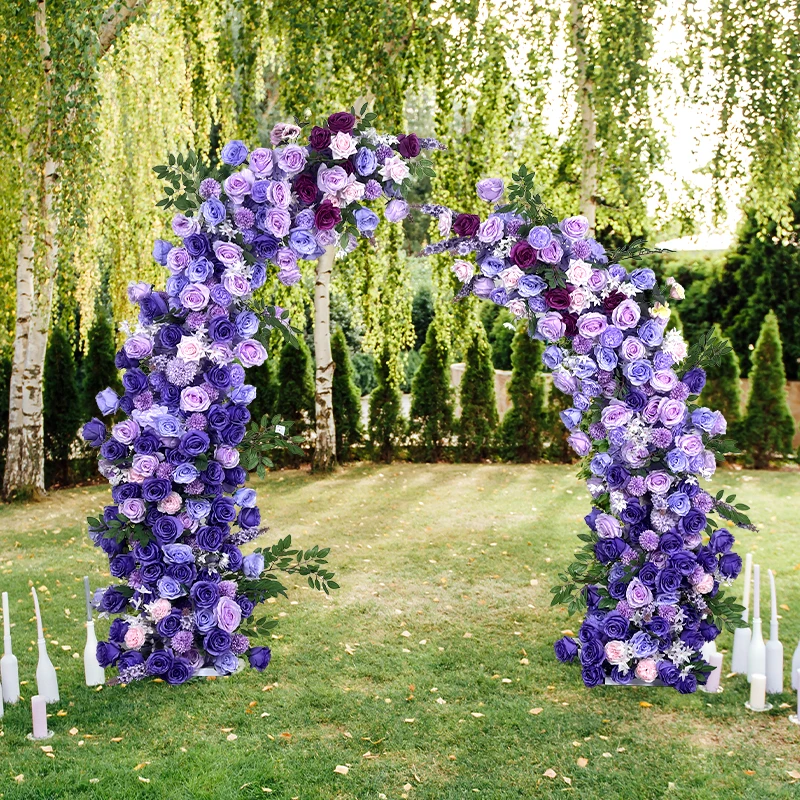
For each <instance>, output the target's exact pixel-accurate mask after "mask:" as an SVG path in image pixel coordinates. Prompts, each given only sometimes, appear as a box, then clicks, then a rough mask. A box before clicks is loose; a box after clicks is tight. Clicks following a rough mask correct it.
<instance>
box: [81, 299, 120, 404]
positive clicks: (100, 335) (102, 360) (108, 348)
mask: <svg viewBox="0 0 800 800" xmlns="http://www.w3.org/2000/svg"><path fill="white" fill-rule="evenodd" d="M115 355H116V345H115V342H114V327H113V325H112V323H111V317H110V316H109V314H107V313H106V312H105V311H103V310H102V309H100V308H98V309H97V313H96V314H95V317H94V322H92V327H91V328H89V335H88V336H87V337H86V357H85V358H84V360H83V416H84V417H85V418H86V419H90V418H91V417H93V416H96V414H97V402H96V401H95V399H94V398H95V397H96V396H97V394H98V393H99V392H102V391H103V389H105V388H107V387H109V386H110V387H111V388H112V389H114V390H115V391H121V388H122V387H121V384H120V379H119V371H118V370H117V367H116V365H115V364H114V356H115Z"/></svg>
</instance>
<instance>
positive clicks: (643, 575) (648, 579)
mask: <svg viewBox="0 0 800 800" xmlns="http://www.w3.org/2000/svg"><path fill="white" fill-rule="evenodd" d="M637 577H638V578H639V580H640V581H641V582H642V583H643V584H644V585H645V586H647V587H649V588H650V589H652V588H654V587H655V585H656V578H658V567H657V566H656V565H655V564H653V562H652V561H648V562H647V563H646V564H644V565H642V568H641V569H640V570H639V574H638V576H637Z"/></svg>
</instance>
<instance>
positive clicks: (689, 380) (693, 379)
mask: <svg viewBox="0 0 800 800" xmlns="http://www.w3.org/2000/svg"><path fill="white" fill-rule="evenodd" d="M681 381H682V382H683V383H685V384H686V386H688V387H689V392H690V393H691V394H700V392H702V391H703V387H704V386H705V385H706V373H705V370H704V369H702V368H701V367H695V368H694V369H690V370H689V371H688V372H687V373H686V374H685V375H684V376H683V378H681Z"/></svg>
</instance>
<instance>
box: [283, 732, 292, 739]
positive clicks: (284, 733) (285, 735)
mask: <svg viewBox="0 0 800 800" xmlns="http://www.w3.org/2000/svg"><path fill="white" fill-rule="evenodd" d="M291 738H292V734H291V733H289V731H284V732H283V733H282V734H281V739H286V740H287V741H288V740H289V739H291Z"/></svg>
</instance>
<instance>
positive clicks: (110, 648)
mask: <svg viewBox="0 0 800 800" xmlns="http://www.w3.org/2000/svg"><path fill="white" fill-rule="evenodd" d="M119 654H120V649H119V647H117V646H116V645H115V644H114V643H113V642H98V643H97V649H96V651H95V655H96V656H97V661H98V663H99V664H100V666H101V667H103V668H104V669H105V668H106V667H113V666H114V664H116V663H117V659H118V658H119Z"/></svg>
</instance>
